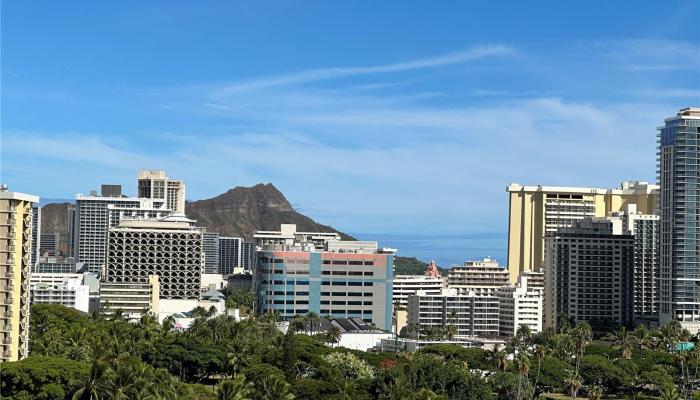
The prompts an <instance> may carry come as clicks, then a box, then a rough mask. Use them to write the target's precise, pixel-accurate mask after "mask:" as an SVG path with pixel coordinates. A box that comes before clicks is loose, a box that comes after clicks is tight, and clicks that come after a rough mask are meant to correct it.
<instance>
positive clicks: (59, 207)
mask: <svg viewBox="0 0 700 400" xmlns="http://www.w3.org/2000/svg"><path fill="white" fill-rule="evenodd" d="M71 205H72V204H71V203H49V204H46V205H44V206H43V207H41V233H42V234H44V233H58V234H59V250H61V252H62V253H63V254H67V250H68V240H67V239H68V208H69V207H70V206H71Z"/></svg>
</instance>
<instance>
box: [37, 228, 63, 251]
mask: <svg viewBox="0 0 700 400" xmlns="http://www.w3.org/2000/svg"><path fill="white" fill-rule="evenodd" d="M60 241H61V239H60V237H59V234H58V233H42V234H41V238H40V239H39V257H42V256H48V257H56V256H58V255H59V249H58V247H59V244H60Z"/></svg>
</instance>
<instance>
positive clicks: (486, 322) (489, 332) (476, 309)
mask: <svg viewBox="0 0 700 400" xmlns="http://www.w3.org/2000/svg"><path fill="white" fill-rule="evenodd" d="M498 310H499V299H498V297H496V296H487V295H477V294H476V293H474V292H469V293H459V292H458V291H457V290H456V289H451V288H450V289H443V290H442V292H441V293H438V294H429V293H426V292H423V291H418V292H417V293H416V294H414V295H410V296H408V307H407V311H408V325H409V326H411V325H414V326H415V325H418V326H421V327H432V328H435V329H444V328H445V327H446V326H447V325H454V326H456V327H457V336H481V337H483V336H498V333H499V320H498V318H499V316H498V313H499V311H498Z"/></svg>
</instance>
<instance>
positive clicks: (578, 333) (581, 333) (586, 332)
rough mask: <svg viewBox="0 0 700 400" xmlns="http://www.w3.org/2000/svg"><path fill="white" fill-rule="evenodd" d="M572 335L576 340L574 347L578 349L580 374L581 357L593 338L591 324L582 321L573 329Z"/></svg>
mask: <svg viewBox="0 0 700 400" xmlns="http://www.w3.org/2000/svg"><path fill="white" fill-rule="evenodd" d="M571 337H572V339H573V341H574V348H575V351H576V353H575V354H576V375H578V368H579V364H580V363H581V357H583V354H584V353H585V352H586V347H587V346H588V343H589V342H590V341H591V339H592V338H593V330H592V329H591V325H590V324H589V323H588V322H586V321H581V322H579V323H578V324H576V326H575V327H574V328H573V329H572V330H571Z"/></svg>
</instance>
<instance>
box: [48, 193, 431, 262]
mask: <svg viewBox="0 0 700 400" xmlns="http://www.w3.org/2000/svg"><path fill="white" fill-rule="evenodd" d="M70 205H71V204H70V203H52V204H47V205H45V206H43V207H42V211H41V212H42V221H41V229H42V233H59V234H60V235H61V243H62V247H61V250H62V251H64V254H65V250H66V249H67V242H66V238H67V234H68V208H69V206H70ZM185 214H186V215H187V216H188V217H189V218H192V219H195V220H197V225H198V226H203V227H205V228H207V231H208V232H218V233H219V234H220V235H222V236H237V237H243V238H245V239H246V240H249V241H252V240H253V235H254V234H255V231H257V230H279V228H280V224H296V225H297V230H299V231H306V232H338V233H339V234H340V236H341V238H342V239H343V240H355V238H353V237H352V236H350V235H347V234H345V233H343V232H340V231H338V230H337V229H335V228H333V227H331V226H328V225H323V224H320V223H318V222H316V221H314V220H313V219H311V218H309V217H307V216H306V215H303V214H301V213H299V212H297V211H296V210H294V207H292V205H291V204H290V203H289V201H287V199H286V198H285V197H284V195H283V194H282V193H281V192H280V191H279V190H277V188H276V187H275V186H274V185H273V184H271V183H267V184H262V183H260V184H257V185H255V186H252V187H242V186H237V187H235V188H233V189H230V190H229V191H227V192H226V193H222V194H220V195H218V196H216V197H213V198H211V199H206V200H198V201H190V202H187V204H186V206H185ZM394 264H395V267H396V269H395V273H396V274H411V275H416V274H417V275H422V274H423V273H424V272H425V269H426V267H427V266H428V264H427V263H425V262H423V261H420V260H418V259H416V258H414V257H396V259H395V262H394ZM441 272H443V273H444V271H441Z"/></svg>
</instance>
